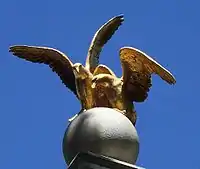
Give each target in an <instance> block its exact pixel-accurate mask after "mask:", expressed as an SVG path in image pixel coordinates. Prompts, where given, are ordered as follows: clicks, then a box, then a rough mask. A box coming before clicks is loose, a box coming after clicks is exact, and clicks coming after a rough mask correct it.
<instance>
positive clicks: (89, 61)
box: [85, 15, 124, 73]
mask: <svg viewBox="0 0 200 169" xmlns="http://www.w3.org/2000/svg"><path fill="white" fill-rule="evenodd" d="M123 21H124V18H123V15H118V16H116V17H113V18H111V19H110V20H109V21H108V22H106V23H105V24H104V25H102V26H101V27H100V28H99V29H98V31H97V32H96V33H95V35H94V37H93V39H92V41H91V44H90V47H89V50H88V54H87V58H86V63H85V66H86V68H88V69H89V70H90V71H91V72H92V73H93V72H94V70H95V68H96V67H97V65H98V64H99V55H100V52H101V50H102V48H103V46H104V45H105V44H106V43H107V42H108V40H110V38H111V37H112V36H113V35H114V33H115V31H116V30H118V28H119V26H120V25H121V24H122V22H123Z"/></svg>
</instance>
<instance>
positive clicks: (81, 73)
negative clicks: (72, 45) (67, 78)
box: [72, 63, 90, 79]
mask: <svg viewBox="0 0 200 169" xmlns="http://www.w3.org/2000/svg"><path fill="white" fill-rule="evenodd" d="M72 69H73V72H74V75H75V77H76V78H81V79H85V78H87V77H88V76H89V75H90V73H89V71H88V70H87V69H86V68H85V67H84V66H83V65H82V64H81V63H75V64H74V65H73V66H72Z"/></svg>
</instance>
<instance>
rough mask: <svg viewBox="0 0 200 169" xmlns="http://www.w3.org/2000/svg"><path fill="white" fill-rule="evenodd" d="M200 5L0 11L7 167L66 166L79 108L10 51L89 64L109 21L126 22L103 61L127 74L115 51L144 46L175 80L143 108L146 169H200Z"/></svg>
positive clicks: (15, 6) (157, 85)
mask: <svg viewBox="0 0 200 169" xmlns="http://www.w3.org/2000/svg"><path fill="white" fill-rule="evenodd" d="M199 5H200V4H199V3H198V1H189V0H187V1H186V0H181V1H175V0H169V1H159V0H155V1H135V0H132V1H107V0H101V1H91V0H88V1H78V0H74V1H67V0H60V1H53V0H49V1H48V0H43V1H41V0H35V1H26V0H18V1H17V0H7V1H2V3H1V7H0V20H1V26H0V35H1V40H0V46H1V50H0V52H1V59H0V72H1V81H0V82H1V88H0V104H1V106H0V133H1V139H0V150H1V151H0V168H1V169H36V168H46V169H55V168H57V169H64V168H66V166H65V162H64V158H63V155H62V138H63V135H64V131H65V129H66V127H67V124H68V123H67V119H68V118H69V117H71V116H72V115H73V114H75V113H77V112H78V111H79V110H80V104H79V102H78V100H77V99H76V97H75V96H74V95H73V93H71V92H70V91H69V90H68V89H67V88H66V87H65V86H64V85H63V84H62V83H61V81H60V79H59V78H58V76H57V75H56V74H55V73H52V72H51V70H50V69H49V68H48V67H47V66H46V65H39V64H33V63H30V62H26V61H24V60H22V59H18V58H15V57H13V56H12V55H11V54H10V53H8V47H9V46H10V45H15V44H21V45H25V44H26V45H38V46H49V47H54V48H57V49H59V50H61V51H62V52H64V53H66V54H67V55H68V56H69V57H70V59H72V60H73V62H81V63H84V62H85V57H86V54H87V50H88V47H89V44H90V41H91V39H92V37H93V35H94V33H95V32H96V30H97V29H98V28H99V27H100V26H101V25H102V24H103V23H105V22H106V21H107V20H108V19H110V18H111V17H113V16H115V15H118V14H124V17H125V22H124V24H123V25H122V26H121V27H120V29H119V30H118V31H117V32H116V34H115V35H114V36H113V38H112V39H111V40H110V41H109V42H108V44H107V45H106V46H105V47H104V49H103V51H102V53H101V59H100V62H101V63H103V64H106V65H108V66H110V67H111V68H112V69H113V70H114V72H115V73H116V74H117V75H118V76H121V66H120V61H119V55H118V51H119V49H120V48H121V47H123V46H133V47H137V48H139V49H141V50H143V51H145V52H146V53H148V54H149V55H151V56H152V57H154V58H155V59H156V60H157V61H159V62H160V63H161V64H162V65H164V66H165V67H167V68H168V69H169V70H170V71H171V72H172V73H173V74H174V75H175V77H176V78H177V84H176V85H175V86H170V85H168V84H167V83H165V82H164V81H162V80H161V79H160V78H159V77H157V76H154V77H153V87H152V89H151V91H150V93H149V98H148V100H147V101H146V102H144V103H140V104H137V105H136V109H137V111H138V116H139V120H138V122H137V130H138V133H139V136H140V142H141V149H140V154H139V158H138V161H137V165H139V166H143V167H146V168H148V169H180V168H181V169H186V168H191V169H199V168H200V161H199V160H200V157H199V152H200V146H199V143H200V133H199V128H200V123H199V119H200V114H199V95H200V90H199V84H200V77H199V70H198V67H199V61H200V59H199V58H200V56H199V51H198V50H199V39H200V33H199V30H200V22H199V16H200V11H199Z"/></svg>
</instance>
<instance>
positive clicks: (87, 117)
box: [63, 107, 139, 165]
mask: <svg viewBox="0 0 200 169" xmlns="http://www.w3.org/2000/svg"><path fill="white" fill-rule="evenodd" d="M79 152H92V153H94V154H97V155H103V156H106V157H109V158H112V159H116V160H119V161H123V162H126V163H129V164H135V162H136V160H137V157H138V153H139V138H138V134H137V131H136V129H135V127H134V126H133V125H132V123H131V122H130V120H129V119H128V118H127V117H126V116H124V115H123V114H121V113H119V112H118V111H116V110H114V109H111V108H104V107H101V108H92V109H90V110H87V111H85V112H83V113H81V114H79V115H78V116H77V117H76V118H75V119H74V120H73V121H72V122H71V123H70V124H69V126H68V128H67V130H66V132H65V135H64V138H63V154H64V158H65V161H66V163H67V164H68V165H69V164H70V163H71V161H72V160H73V159H74V157H75V156H76V155H77V154H78V153H79Z"/></svg>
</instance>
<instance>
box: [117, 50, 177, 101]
mask: <svg viewBox="0 0 200 169" xmlns="http://www.w3.org/2000/svg"><path fill="white" fill-rule="evenodd" d="M120 60H121V64H122V69H123V81H124V89H125V90H126V91H127V94H129V97H130V99H133V101H138V102H141V101H144V100H145V99H146V97H147V92H148V91H149V89H150V87H151V85H152V84H151V75H152V74H157V75H159V76H160V77H161V78H162V79H163V80H164V81H166V82H167V83H169V84H175V83H176V80H175V78H174V76H173V75H172V74H171V73H170V72H169V71H168V70H167V69H165V68H164V67H163V66H161V65H160V64H159V63H158V62H156V61H155V60H154V59H152V58H151V57H149V56H148V55H147V54H145V53H144V52H142V51H140V50H138V49H136V48H132V47H123V48H121V49H120ZM130 94H132V96H130ZM134 95H135V96H134Z"/></svg>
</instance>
